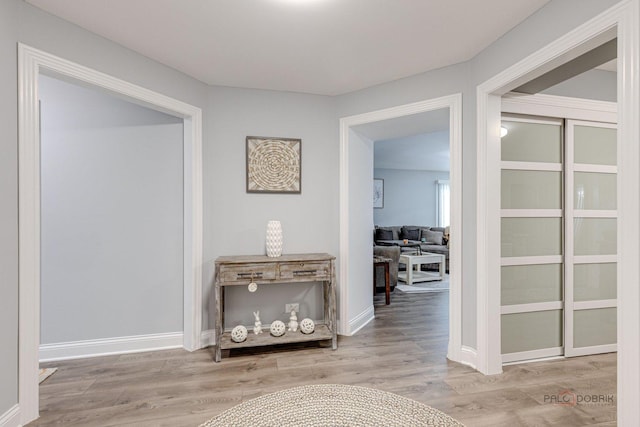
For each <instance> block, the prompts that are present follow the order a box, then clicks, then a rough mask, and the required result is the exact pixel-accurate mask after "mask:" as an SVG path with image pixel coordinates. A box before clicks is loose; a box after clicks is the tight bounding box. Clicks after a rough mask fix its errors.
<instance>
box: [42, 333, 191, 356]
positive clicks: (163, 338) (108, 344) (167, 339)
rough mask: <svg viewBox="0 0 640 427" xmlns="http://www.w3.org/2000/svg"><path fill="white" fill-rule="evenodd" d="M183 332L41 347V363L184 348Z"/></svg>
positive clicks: (43, 345)
mask: <svg viewBox="0 0 640 427" xmlns="http://www.w3.org/2000/svg"><path fill="white" fill-rule="evenodd" d="M182 335H183V334H182V332H173V333H164V334H150V335H135V336H129V337H116V338H102V339H97V340H83V341H73V342H61V343H55V344H41V345H40V361H41V362H51V361H54V360H70V359H80V358H85V357H99V356H108V355H112V354H126V353H142V352H145V351H155V350H168V349H172V348H182V342H183V336H182Z"/></svg>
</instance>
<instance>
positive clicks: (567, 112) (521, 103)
mask: <svg viewBox="0 0 640 427" xmlns="http://www.w3.org/2000/svg"><path fill="white" fill-rule="evenodd" d="M502 112H503V113H515V114H527V115H532V116H543V117H562V118H565V119H579V120H593V121H598V122H617V121H618V106H617V104H616V103H615V102H608V101H596V100H591V99H577V98H569V97H566V96H557V95H543V94H539V93H536V94H533V95H530V94H522V93H514V92H510V93H507V94H505V95H504V96H503V97H502ZM509 120H516V121H517V118H514V119H511V118H510V119H509Z"/></svg>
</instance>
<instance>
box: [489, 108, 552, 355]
mask: <svg viewBox="0 0 640 427" xmlns="http://www.w3.org/2000/svg"><path fill="white" fill-rule="evenodd" d="M562 124H563V121H562V120H554V119H536V118H522V117H507V116H505V117H503V121H502V126H503V127H504V128H505V129H506V130H507V131H508V133H507V134H506V135H505V136H503V137H502V140H501V151H502V164H501V167H502V170H501V173H502V181H501V190H500V191H501V208H502V209H501V237H500V238H501V327H502V329H501V335H502V360H503V362H512V361H516V360H526V359H535V358H541V357H550V356H557V355H562V354H563V340H564V337H563V286H564V284H563V247H564V239H563V237H564V233H563V198H564V192H563V188H564V185H563V156H564V153H563V151H564V150H563V126H562Z"/></svg>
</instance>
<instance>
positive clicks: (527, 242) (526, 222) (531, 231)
mask: <svg viewBox="0 0 640 427" xmlns="http://www.w3.org/2000/svg"><path fill="white" fill-rule="evenodd" d="M501 232H502V245H501V248H502V256H503V257H514V256H539V255H561V254H562V218H502V224H501Z"/></svg>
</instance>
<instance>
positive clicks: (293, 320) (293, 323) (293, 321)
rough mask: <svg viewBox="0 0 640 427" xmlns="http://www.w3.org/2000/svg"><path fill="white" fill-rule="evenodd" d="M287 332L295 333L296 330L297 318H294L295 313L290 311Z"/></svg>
mask: <svg viewBox="0 0 640 427" xmlns="http://www.w3.org/2000/svg"><path fill="white" fill-rule="evenodd" d="M288 330H289V331H291V332H295V331H297V330H298V316H296V311H295V310H291V316H289V329H288Z"/></svg>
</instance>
